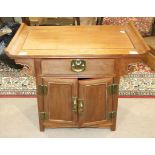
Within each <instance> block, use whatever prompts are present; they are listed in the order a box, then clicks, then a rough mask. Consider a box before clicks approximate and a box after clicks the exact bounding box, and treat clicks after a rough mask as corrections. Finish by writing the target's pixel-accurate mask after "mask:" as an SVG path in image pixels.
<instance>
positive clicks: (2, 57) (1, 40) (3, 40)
mask: <svg viewBox="0 0 155 155" xmlns="http://www.w3.org/2000/svg"><path fill="white" fill-rule="evenodd" d="M19 26H20V24H18V23H15V22H10V21H8V22H5V23H2V24H1V25H0V29H2V28H4V27H8V28H10V29H11V30H12V32H11V33H9V34H5V35H3V36H1V37H0V51H1V52H0V61H1V62H4V64H6V65H8V66H9V67H11V68H15V69H22V67H23V66H22V65H19V64H16V63H15V61H14V60H12V59H10V58H9V57H8V56H7V55H6V54H5V52H4V48H5V47H7V45H8V44H9V43H10V41H11V39H12V38H13V36H14V35H15V33H16V31H17V30H18V28H19Z"/></svg>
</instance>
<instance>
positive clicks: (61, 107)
mask: <svg viewBox="0 0 155 155" xmlns="http://www.w3.org/2000/svg"><path fill="white" fill-rule="evenodd" d="M43 84H44V85H47V87H48V92H47V95H45V96H44V109H45V112H46V113H48V121H50V122H49V123H50V125H51V124H52V122H53V124H54V123H56V124H55V125H59V126H60V127H61V125H62V126H64V127H65V126H66V125H73V124H76V122H77V113H76V112H75V111H73V110H72V103H73V100H72V99H75V98H76V97H77V89H78V88H77V84H78V82H77V79H53V78H50V77H47V78H43ZM56 127H57V126H56ZM66 127H67V126H66Z"/></svg>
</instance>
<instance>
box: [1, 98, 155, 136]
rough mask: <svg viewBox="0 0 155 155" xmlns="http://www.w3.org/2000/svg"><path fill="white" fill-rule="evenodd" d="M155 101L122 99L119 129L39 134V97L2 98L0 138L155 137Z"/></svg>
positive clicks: (60, 131)
mask: <svg viewBox="0 0 155 155" xmlns="http://www.w3.org/2000/svg"><path fill="white" fill-rule="evenodd" d="M154 111H155V99H151V98H150V99H148V98H143V99H139V98H130V99H129V98H124V99H123V98H121V99H119V106H118V119H117V130H116V131H114V132H112V131H110V130H109V129H95V128H83V129H67V128H63V129H62V128H61V129H60V128H59V129H46V130H45V132H40V131H39V126H38V117H37V115H38V114H37V102H36V98H1V99H0V137H18V138H20V137H21V138H22V137H24V138H25V137H32V138H33V137H40V138H41V137H47V138H48V137H51V138H53V137H61V138H63V137H67V138H68V137H70V138H72V137H73V138H75V137H88V138H93V137H99V138H102V137H104V138H108V137H118V138H119V137H125V138H128V137H155V113H154Z"/></svg>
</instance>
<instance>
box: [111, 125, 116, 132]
mask: <svg viewBox="0 0 155 155" xmlns="http://www.w3.org/2000/svg"><path fill="white" fill-rule="evenodd" d="M111 131H116V123H115V124H113V125H112V126H111Z"/></svg>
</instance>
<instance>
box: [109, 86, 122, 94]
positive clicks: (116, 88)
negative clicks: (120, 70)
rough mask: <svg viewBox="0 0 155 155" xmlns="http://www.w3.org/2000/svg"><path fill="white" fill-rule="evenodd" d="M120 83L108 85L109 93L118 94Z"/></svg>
mask: <svg viewBox="0 0 155 155" xmlns="http://www.w3.org/2000/svg"><path fill="white" fill-rule="evenodd" d="M118 89H119V85H118V84H112V85H109V86H108V92H109V94H116V93H118Z"/></svg>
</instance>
